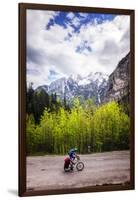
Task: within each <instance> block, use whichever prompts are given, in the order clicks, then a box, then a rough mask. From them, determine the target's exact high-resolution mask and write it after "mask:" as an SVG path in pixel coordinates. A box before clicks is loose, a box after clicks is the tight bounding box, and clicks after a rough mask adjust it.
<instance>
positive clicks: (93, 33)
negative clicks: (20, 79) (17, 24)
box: [26, 9, 130, 88]
mask: <svg viewBox="0 0 138 200" xmlns="http://www.w3.org/2000/svg"><path fill="white" fill-rule="evenodd" d="M129 51H130V17H129V16H127V15H111V14H102V13H101V14H96V13H79V12H76V13H74V12H59V11H48V10H45V11H41V10H31V9H28V10H27V55H26V56H27V59H26V60H27V61H26V68H27V83H30V82H33V85H34V88H36V87H38V86H40V85H44V84H48V85H49V84H50V83H51V82H52V81H54V80H56V79H59V78H61V77H69V76H70V75H77V74H80V75H81V76H87V75H88V74H89V73H91V72H93V73H94V72H102V73H104V74H107V75H110V74H111V73H112V72H113V70H114V69H115V68H116V67H117V64H118V62H119V61H120V60H121V59H122V58H123V57H124V56H125V55H126V54H127V53H128V52H129Z"/></svg>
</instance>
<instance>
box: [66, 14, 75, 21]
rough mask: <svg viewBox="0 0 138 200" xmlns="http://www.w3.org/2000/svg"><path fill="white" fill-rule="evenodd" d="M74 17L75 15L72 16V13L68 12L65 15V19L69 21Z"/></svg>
mask: <svg viewBox="0 0 138 200" xmlns="http://www.w3.org/2000/svg"><path fill="white" fill-rule="evenodd" d="M74 16H75V15H74V14H73V12H69V13H68V14H67V18H68V19H70V20H71V19H73V18H74Z"/></svg>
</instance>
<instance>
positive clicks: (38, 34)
mask: <svg viewBox="0 0 138 200" xmlns="http://www.w3.org/2000/svg"><path fill="white" fill-rule="evenodd" d="M134 56H135V54H134V10H126V9H113V8H112V9H111V8H110V9H109V8H90V7H76V6H59V5H43V4H26V3H20V4H19V195H20V196H32V195H47V194H63V193H64V194H65V193H82V192H100V191H115V190H128V189H134Z"/></svg>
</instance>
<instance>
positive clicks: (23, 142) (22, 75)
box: [19, 3, 135, 196]
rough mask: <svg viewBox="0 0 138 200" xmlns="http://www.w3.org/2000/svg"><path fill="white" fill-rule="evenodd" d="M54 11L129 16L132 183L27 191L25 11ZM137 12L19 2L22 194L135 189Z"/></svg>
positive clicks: (20, 189) (20, 176)
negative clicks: (135, 47)
mask: <svg viewBox="0 0 138 200" xmlns="http://www.w3.org/2000/svg"><path fill="white" fill-rule="evenodd" d="M27 9H35V10H37V9H38V10H52V11H67V12H68V11H72V12H85V13H91V12H95V13H107V14H117V15H129V16H130V58H131V59H130V61H131V68H130V107H131V112H130V117H131V126H130V130H131V138H130V184H128V185H103V186H89V187H86V188H72V189H62V190H42V191H27V190H26V136H25V130H26V10H27ZM134 44H135V11H134V10H127V9H114V8H95V7H79V6H64V5H48V4H47V5H46V4H31V3H19V196H36V195H54V194H68V193H84V192H103V191H117V190H131V189H134V188H135V169H134V168H135V162H134V161H135V159H134V157H135V156H134V155H135V151H134V149H135V146H134V144H135V135H134V123H135V117H134V114H135V113H134V112H135V111H134V110H135V102H134V99H135V70H134V69H135V67H134V66H135V49H134Z"/></svg>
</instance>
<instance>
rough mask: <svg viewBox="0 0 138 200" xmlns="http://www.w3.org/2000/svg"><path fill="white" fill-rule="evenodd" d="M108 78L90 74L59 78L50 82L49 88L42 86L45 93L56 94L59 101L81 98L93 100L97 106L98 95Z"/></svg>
mask: <svg viewBox="0 0 138 200" xmlns="http://www.w3.org/2000/svg"><path fill="white" fill-rule="evenodd" d="M107 79H108V76H107V75H105V74H103V73H101V72H96V73H90V74H88V75H87V76H84V77H82V76H80V75H79V74H77V75H70V76H69V77H68V78H65V77H63V78H60V79H58V80H55V81H53V82H51V84H50V85H49V86H46V87H44V86H42V87H43V89H44V88H46V92H48V93H49V94H52V93H56V94H57V95H58V96H59V97H60V99H64V98H65V97H66V99H67V100H70V99H72V98H73V97H80V96H82V97H83V98H84V99H87V98H94V99H95V103H97V104H99V103H100V102H101V100H100V94H101V93H102V92H101V91H102V90H103V88H104V87H105V86H106V83H107ZM40 87H41V86H39V88H40Z"/></svg>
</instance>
